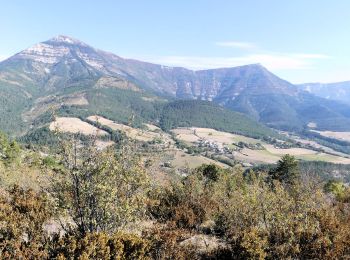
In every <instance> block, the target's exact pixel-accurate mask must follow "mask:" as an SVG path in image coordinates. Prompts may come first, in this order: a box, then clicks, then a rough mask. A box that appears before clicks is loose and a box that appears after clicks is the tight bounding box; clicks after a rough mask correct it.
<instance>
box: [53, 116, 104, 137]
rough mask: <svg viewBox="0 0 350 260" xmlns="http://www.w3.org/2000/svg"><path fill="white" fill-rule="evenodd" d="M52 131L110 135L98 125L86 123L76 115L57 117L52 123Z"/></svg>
mask: <svg viewBox="0 0 350 260" xmlns="http://www.w3.org/2000/svg"><path fill="white" fill-rule="evenodd" d="M50 130H51V131H55V130H58V131H62V132H68V133H81V134H84V135H97V136H103V135H108V133H107V132H106V131H103V130H101V129H98V128H97V127H95V126H93V125H90V124H89V123H86V122H84V121H82V120H80V119H79V118H76V117H57V118H56V120H55V121H54V122H52V123H51V124H50Z"/></svg>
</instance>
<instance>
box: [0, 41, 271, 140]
mask: <svg viewBox="0 0 350 260" xmlns="http://www.w3.org/2000/svg"><path fill="white" fill-rule="evenodd" d="M162 70H164V67H163V66H161V65H154V64H149V63H145V62H138V61H134V60H127V59H122V58H120V57H118V56H116V55H114V54H111V53H107V52H104V51H101V50H96V49H94V48H93V47H90V46H88V45H87V44H85V43H83V42H81V41H79V40H76V39H73V38H70V37H67V36H57V37H55V38H53V39H50V40H48V41H45V42H43V43H39V44H36V45H34V46H33V47H30V48H28V49H26V50H24V51H22V52H20V53H18V54H16V55H14V56H12V57H10V58H9V59H7V60H5V61H3V62H1V63H0V110H1V112H2V116H1V117H0V128H1V129H2V130H5V131H7V132H8V133H11V134H16V135H18V134H24V133H26V132H28V130H29V129H30V128H33V129H32V130H31V131H30V132H31V133H32V132H33V131H35V129H38V128H41V127H42V126H44V125H46V124H48V123H49V122H50V121H51V120H52V114H53V113H54V114H56V115H61V116H76V117H81V118H85V117H87V116H90V115H93V114H100V115H103V116H105V117H107V118H110V119H112V120H116V121H119V122H122V123H130V119H131V118H132V120H133V124H134V125H136V126H140V125H141V123H143V122H150V121H151V122H155V123H157V122H160V125H161V126H162V127H163V128H164V129H168V128H167V127H168V126H169V125H168V124H165V121H167V120H166V119H167V118H170V117H171V116H172V114H171V111H170V110H169V107H171V106H175V107H177V112H178V115H182V116H183V118H184V119H185V120H180V119H179V118H178V120H177V121H176V122H175V121H173V122H170V123H171V125H172V126H174V127H175V126H185V125H184V122H185V123H186V125H193V126H202V127H214V128H218V129H222V130H225V131H228V132H237V133H238V132H239V133H246V134H248V135H251V136H272V135H275V133H274V132H273V131H272V130H271V129H269V128H266V127H264V126H263V125H261V124H259V123H257V122H255V121H254V120H251V119H249V118H247V117H245V116H244V115H242V114H240V113H236V112H233V111H228V110H225V109H223V108H222V107H217V106H215V105H214V104H212V103H210V102H209V103H205V104H204V103H201V101H195V100H194V101H192V102H190V101H188V102H190V103H188V102H185V101H184V103H182V106H180V107H179V106H177V101H173V102H170V103H169V102H168V100H167V99H165V98H164V97H163V96H167V97H170V96H173V95H172V93H171V91H169V90H168V89H167V88H161V87H160V86H161V85H160V82H161V77H158V78H157V80H154V81H153V80H152V77H153V76H150V75H151V74H150V73H153V74H154V75H158V72H160V71H162ZM165 70H167V69H165ZM175 70H177V69H175ZM183 70H185V69H183ZM164 78H165V76H164ZM163 80H164V82H169V81H170V80H169V79H166V80H165V79H163ZM158 84H159V89H158V88H157V87H156V86H158ZM202 110H203V111H206V113H203V112H201V111H202ZM181 111H186V113H187V112H188V111H190V112H191V113H193V115H195V117H192V118H188V117H187V116H186V113H185V112H181ZM186 117H187V118H186ZM167 122H169V120H168V121H167ZM215 126H217V127H215Z"/></svg>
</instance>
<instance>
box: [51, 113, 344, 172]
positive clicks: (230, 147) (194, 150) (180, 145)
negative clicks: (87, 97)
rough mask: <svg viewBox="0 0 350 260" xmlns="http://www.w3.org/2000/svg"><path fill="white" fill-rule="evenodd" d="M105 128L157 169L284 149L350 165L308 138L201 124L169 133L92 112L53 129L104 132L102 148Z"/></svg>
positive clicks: (226, 163)
mask: <svg viewBox="0 0 350 260" xmlns="http://www.w3.org/2000/svg"><path fill="white" fill-rule="evenodd" d="M89 122H90V123H92V124H90V123H89ZM99 127H100V129H99ZM103 127H107V128H109V129H112V130H113V131H118V132H119V131H120V132H122V133H124V134H125V135H126V137H127V138H129V139H130V140H133V141H135V142H137V143H138V144H139V145H138V146H135V147H138V148H137V149H139V152H141V154H142V156H143V158H144V160H150V161H152V164H153V170H154V171H156V172H159V173H160V172H163V173H166V172H168V173H169V172H171V171H172V169H174V170H176V172H178V173H180V174H182V173H183V172H186V169H187V168H188V169H194V168H196V167H198V166H200V165H202V164H216V165H218V166H220V167H224V168H227V167H232V166H235V165H241V166H242V167H244V168H249V167H253V166H258V165H262V164H275V163H276V162H277V161H278V160H280V159H281V158H282V156H284V155H286V154H290V155H293V156H295V158H297V159H298V160H301V161H321V162H329V163H334V164H350V158H349V156H347V155H346V154H342V153H337V152H336V151H333V150H332V149H329V150H327V149H322V150H323V151H320V148H321V146H320V145H318V144H317V143H313V145H310V143H312V141H309V143H305V142H307V140H305V139H300V138H299V139H298V137H296V136H294V138H295V139H293V140H278V139H274V140H269V139H266V140H264V139H256V138H252V137H247V136H244V135H241V134H232V133H228V132H224V131H218V130H215V129H212V128H200V127H179V128H175V129H171V130H170V131H167V132H166V131H163V130H162V129H161V128H159V127H158V126H156V125H154V124H143V125H142V126H141V128H135V127H131V126H127V125H125V124H122V123H117V122H115V121H112V120H109V119H107V118H104V117H102V116H97V115H92V116H89V117H87V118H85V121H82V120H80V119H78V118H72V117H58V118H56V120H55V121H54V122H52V123H51V124H50V129H51V130H52V131H54V130H58V131H61V132H68V133H80V134H83V135H87V136H94V135H95V136H96V135H97V136H100V137H104V138H103V139H102V140H98V143H97V144H96V145H97V146H98V147H100V148H101V149H103V148H105V147H107V146H110V145H114V144H115V142H113V141H111V140H109V139H110V138H108V136H109V133H107V132H106V131H105V130H103V129H104V128H103ZM106 137H107V139H106ZM291 141H294V143H293V142H291ZM303 142H304V144H306V145H303ZM145 147H147V148H145ZM324 148H326V147H324Z"/></svg>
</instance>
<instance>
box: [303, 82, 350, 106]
mask: <svg viewBox="0 0 350 260" xmlns="http://www.w3.org/2000/svg"><path fill="white" fill-rule="evenodd" d="M298 87H299V88H300V89H302V90H304V91H308V92H309V93H312V94H314V95H316V96H319V97H323V98H327V99H333V100H338V101H341V102H344V103H347V104H350V81H344V82H336V83H306V84H300V85H298Z"/></svg>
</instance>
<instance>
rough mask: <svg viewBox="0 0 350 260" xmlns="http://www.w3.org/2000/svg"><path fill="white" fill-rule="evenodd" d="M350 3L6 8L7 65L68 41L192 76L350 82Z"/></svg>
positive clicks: (196, 1)
mask: <svg viewBox="0 0 350 260" xmlns="http://www.w3.org/2000/svg"><path fill="white" fill-rule="evenodd" d="M349 12H350V1H347V0H333V1H327V0H307V1H306V0H293V1H281V0H244V1H243V0H241V1H235V0H226V1H224V0H215V1H214V0H201V1H200V0H173V1H170V0H143V1H141V0H139V1H136V0H127V1H126V0H125V1H117V0H115V1H112V0H110V1H108V0H99V1H93V0H70V1H68V0H60V1H44V0H42V1H40V0H32V1H27V0H22V1H19V0H3V1H1V3H0V34H1V41H0V59H5V58H6V57H9V56H11V55H13V54H14V53H16V52H19V51H21V50H23V49H25V48H27V47H29V46H31V45H33V44H35V43H37V42H40V41H44V40H47V39H49V38H52V37H53V36H55V35H59V34H63V35H69V36H72V37H74V38H77V39H80V40H82V41H84V42H86V43H88V44H90V45H92V46H94V47H96V48H99V49H103V50H107V51H111V52H113V53H115V54H117V55H120V56H122V57H126V58H137V59H141V60H147V61H151V62H155V63H162V64H165V65H175V66H184V67H188V68H193V69H203V68H215V67H231V66H238V65H244V64H249V63H261V64H262V65H264V66H266V67H267V68H268V69H270V70H271V71H273V72H274V73H276V74H277V75H278V76H280V77H282V78H284V79H287V80H289V81H291V82H293V83H300V82H319V81H320V82H331V81H343V80H350V59H349V57H350V30H349V28H350V13H349Z"/></svg>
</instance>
